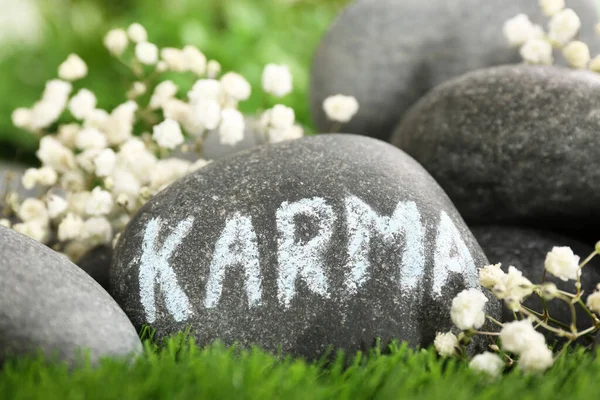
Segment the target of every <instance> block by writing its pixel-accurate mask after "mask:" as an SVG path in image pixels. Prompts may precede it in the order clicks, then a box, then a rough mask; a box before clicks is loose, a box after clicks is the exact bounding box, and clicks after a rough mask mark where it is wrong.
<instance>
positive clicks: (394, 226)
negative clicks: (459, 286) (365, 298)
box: [345, 196, 425, 294]
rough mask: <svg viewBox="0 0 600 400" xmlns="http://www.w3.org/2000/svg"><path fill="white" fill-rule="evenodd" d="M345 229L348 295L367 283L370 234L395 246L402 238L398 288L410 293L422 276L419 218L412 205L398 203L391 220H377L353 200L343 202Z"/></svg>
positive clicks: (367, 208)
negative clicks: (402, 249) (402, 237)
mask: <svg viewBox="0 0 600 400" xmlns="http://www.w3.org/2000/svg"><path fill="white" fill-rule="evenodd" d="M346 226H347V230H348V257H349V261H348V263H347V264H346V267H347V268H348V269H349V271H350V275H349V276H348V278H347V279H346V281H345V284H346V287H347V288H348V290H349V291H350V293H353V294H355V293H356V292H357V290H358V289H359V288H360V287H361V286H362V285H363V284H364V283H365V282H366V281H367V280H368V279H369V271H368V270H369V267H370V261H369V251H370V249H371V246H370V242H371V237H372V236H373V234H375V233H377V234H379V236H380V237H381V238H382V239H383V240H384V241H385V242H386V243H387V244H393V243H399V241H398V237H399V236H400V235H403V236H404V251H403V254H402V262H401V266H400V285H401V287H402V288H404V289H407V290H411V289H414V288H415V287H416V285H417V283H419V281H420V280H421V278H422V275H423V273H424V267H425V257H424V255H423V238H424V235H425V232H424V229H423V226H422V224H421V214H420V213H419V210H418V209H417V205H416V204H415V203H414V202H412V201H408V202H399V203H398V205H397V206H396V209H395V210H394V213H393V214H392V216H391V217H388V216H380V215H379V214H377V213H376V212H375V211H374V210H373V209H372V208H371V207H370V206H369V205H368V204H366V203H365V202H364V201H362V200H361V199H359V198H358V197H356V196H350V197H347V198H346Z"/></svg>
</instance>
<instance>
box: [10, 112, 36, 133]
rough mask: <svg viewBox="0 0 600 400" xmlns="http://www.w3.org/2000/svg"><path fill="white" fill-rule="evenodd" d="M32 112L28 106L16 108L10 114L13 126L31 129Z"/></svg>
mask: <svg viewBox="0 0 600 400" xmlns="http://www.w3.org/2000/svg"><path fill="white" fill-rule="evenodd" d="M32 118H33V112H32V111H31V110H30V109H28V108H17V109H16V110H14V111H13V112H12V114H11V120H12V123H13V125H14V126H16V127H17V128H21V129H31V124H32Z"/></svg>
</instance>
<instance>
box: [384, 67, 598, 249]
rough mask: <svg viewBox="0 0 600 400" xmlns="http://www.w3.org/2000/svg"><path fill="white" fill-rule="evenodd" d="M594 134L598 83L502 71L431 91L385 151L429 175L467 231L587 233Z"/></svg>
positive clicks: (593, 218)
mask: <svg viewBox="0 0 600 400" xmlns="http://www.w3.org/2000/svg"><path fill="white" fill-rule="evenodd" d="M599 131H600V76H599V75H598V74H595V73H592V72H589V71H576V70H571V69H563V68H558V67H536V66H524V65H522V66H502V67H494V68H489V69H484V70H480V71H475V72H471V73H468V74H466V75H463V76H461V77H459V78H456V79H453V80H451V81H448V82H446V83H444V84H443V85H440V86H438V87H437V88H435V89H433V90H432V91H431V92H430V93H429V94H428V95H427V96H425V97H424V98H423V99H422V100H420V101H419V102H418V103H417V104H416V105H415V106H414V108H412V109H411V111H410V112H409V113H408V114H407V116H406V118H405V119H404V121H403V122H402V124H400V126H399V127H398V129H397V131H396V132H395V134H394V138H393V143H394V144H395V145H397V146H398V147H400V148H401V149H403V150H404V151H406V152H407V153H409V154H410V155H412V156H413V157H414V158H415V159H416V160H417V161H418V162H420V163H421V164H422V165H423V166H424V167H425V168H426V169H427V170H428V171H429V173H431V175H432V176H433V177H434V178H435V179H436V180H437V182H439V184H440V185H441V186H442V187H443V188H444V190H445V191H446V193H448V195H449V196H450V198H451V199H452V201H453V202H454V204H455V205H456V207H457V208H458V210H459V211H460V213H461V215H462V216H463V217H464V218H465V220H467V222H469V223H493V222H502V223H503V224H514V225H520V226H522V225H527V226H538V227H553V228H556V229H557V230H558V231H562V232H565V231H566V230H567V229H571V228H576V229H577V230H578V231H581V230H584V229H591V230H593V231H595V228H596V227H597V226H598V223H600V191H598V190H597V185H596V184H595V183H596V182H600V168H598V160H600V136H599V135H598V132H599ZM595 235H597V231H596V232H595ZM599 239H600V237H598V236H596V237H593V239H592V240H591V241H590V242H589V244H593V243H594V242H595V241H597V240H599ZM586 242H587V241H586Z"/></svg>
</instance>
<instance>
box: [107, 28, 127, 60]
mask: <svg viewBox="0 0 600 400" xmlns="http://www.w3.org/2000/svg"><path fill="white" fill-rule="evenodd" d="M128 42H129V40H128V39H127V32H125V31H124V30H123V29H113V30H111V31H109V32H108V33H107V34H106V36H105V37H104V46H105V47H106V48H107V49H108V51H109V52H110V53H111V54H112V55H115V56H117V57H118V56H120V55H121V54H123V52H124V51H125V49H126V48H127V44H128Z"/></svg>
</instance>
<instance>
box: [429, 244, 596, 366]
mask: <svg viewBox="0 0 600 400" xmlns="http://www.w3.org/2000/svg"><path fill="white" fill-rule="evenodd" d="M599 254H600V242H599V243H598V244H597V245H596V249H595V250H594V252H593V253H592V254H590V256H589V257H587V258H586V259H585V260H584V261H582V262H580V259H579V257H578V256H577V255H575V254H574V253H573V250H571V248H569V247H558V246H557V247H553V248H552V250H551V251H550V252H549V253H548V254H547V255H546V260H545V262H544V268H545V273H547V274H550V275H553V276H555V277H557V278H559V279H561V280H563V281H575V289H576V293H574V294H571V293H568V292H564V291H561V290H558V288H557V287H556V285H555V284H553V283H549V282H542V284H539V285H536V284H533V283H532V282H531V281H530V280H529V279H527V278H526V277H524V276H523V273H522V272H521V271H519V270H518V269H517V268H515V267H513V266H509V267H508V271H507V272H504V271H503V270H502V268H501V265H500V264H495V265H487V266H485V267H483V268H481V269H480V270H479V283H480V284H481V286H482V287H484V288H486V289H489V291H490V292H489V293H491V294H493V295H494V296H495V297H496V298H498V299H500V300H504V303H505V305H506V307H508V309H510V310H511V311H513V312H514V315H515V317H517V316H521V318H520V319H518V318H516V320H515V321H514V322H506V323H504V324H502V323H501V322H499V321H496V320H494V319H493V318H492V317H489V316H488V317H487V319H489V320H490V321H491V322H493V323H495V324H497V325H499V326H501V327H502V328H501V330H500V332H499V333H496V332H480V331H478V329H480V328H481V327H482V326H483V325H484V323H485V320H486V315H485V310H484V309H485V304H486V303H487V302H488V298H487V297H486V296H485V295H484V294H483V292H481V291H479V290H477V289H466V290H464V291H462V292H460V293H459V294H458V295H457V296H456V297H455V298H454V299H453V301H452V305H451V307H450V317H451V319H452V322H453V323H454V325H455V326H456V327H457V328H458V329H459V330H460V331H462V332H461V333H460V334H459V335H458V336H456V335H455V334H454V333H452V332H446V333H439V332H438V333H437V335H436V338H435V341H434V346H435V348H436V350H437V352H438V353H439V354H440V355H441V356H444V357H452V356H462V355H463V354H465V353H464V352H463V349H462V347H463V346H464V345H467V344H468V343H469V342H470V341H471V338H472V337H473V336H474V335H477V334H480V335H486V336H489V337H490V338H492V337H498V338H499V339H500V343H501V346H500V345H498V344H495V343H494V344H492V345H491V346H490V348H491V349H492V350H494V351H495V352H500V349H501V348H502V350H503V351H504V353H511V354H513V355H515V356H518V360H517V365H518V367H519V368H520V369H521V370H523V371H524V372H526V373H540V372H544V371H545V370H547V369H548V368H550V367H551V366H552V364H553V362H554V356H553V353H552V351H551V350H550V349H549V348H548V346H547V344H546V339H545V337H544V335H543V334H542V333H540V332H538V331H537V329H544V330H546V331H548V332H550V333H554V334H556V335H557V336H559V337H564V338H567V339H568V343H567V344H566V346H568V345H569V344H570V343H572V342H574V341H575V340H577V339H578V338H580V337H583V336H585V335H588V334H593V333H595V332H596V331H598V330H600V319H599V318H598V317H596V316H595V315H594V314H593V313H596V314H600V284H599V285H598V286H597V291H595V292H594V293H592V294H590V295H589V296H588V298H587V307H586V304H584V303H583V302H582V300H581V296H582V294H583V292H582V291H581V269H582V268H583V267H584V266H585V265H586V264H587V263H588V262H589V261H590V260H591V259H592V258H593V257H595V256H596V255H599ZM544 277H545V275H544ZM534 294H536V295H538V296H540V297H541V298H542V299H543V304H544V313H539V312H536V311H534V310H531V309H529V308H528V307H526V306H524V305H523V301H524V300H525V299H526V298H527V297H528V296H531V295H534ZM553 299H556V300H558V301H564V302H567V303H568V304H569V306H570V308H571V310H572V313H574V312H575V310H574V307H575V305H578V306H580V307H583V308H584V309H585V311H586V313H587V314H588V315H589V316H590V318H591V320H592V321H591V322H592V326H591V327H590V328H588V329H585V330H583V331H581V332H579V331H577V327H576V325H575V323H574V322H573V323H572V324H571V325H570V326H568V325H566V324H563V323H561V322H560V321H557V320H554V319H552V318H551V316H550V315H549V313H548V308H547V305H546V303H545V302H546V301H550V300H553ZM517 313H518V314H517ZM573 321H575V319H574V317H573ZM534 324H535V326H534ZM566 346H565V347H564V348H566ZM504 357H505V358H506V360H507V362H508V363H512V362H514V361H515V360H513V359H512V358H510V357H509V356H508V355H507V354H504ZM469 365H470V367H471V368H472V369H474V370H477V371H480V372H483V373H485V374H487V375H489V376H491V377H496V376H498V375H499V374H500V373H501V372H502V371H503V369H504V365H505V361H504V360H503V359H502V358H501V357H500V356H499V355H497V354H495V353H491V352H485V353H483V354H480V355H477V356H476V357H474V358H473V360H471V362H470V364H469Z"/></svg>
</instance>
